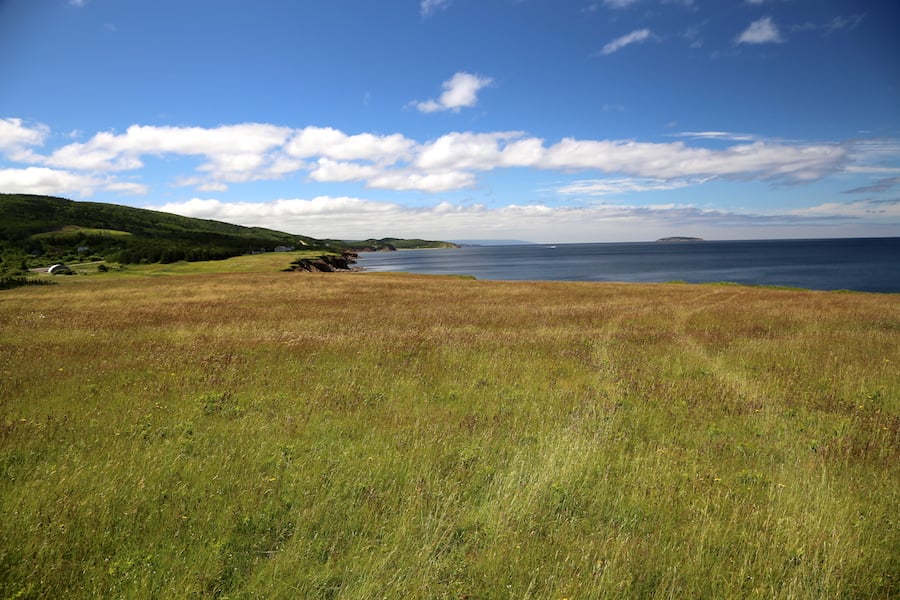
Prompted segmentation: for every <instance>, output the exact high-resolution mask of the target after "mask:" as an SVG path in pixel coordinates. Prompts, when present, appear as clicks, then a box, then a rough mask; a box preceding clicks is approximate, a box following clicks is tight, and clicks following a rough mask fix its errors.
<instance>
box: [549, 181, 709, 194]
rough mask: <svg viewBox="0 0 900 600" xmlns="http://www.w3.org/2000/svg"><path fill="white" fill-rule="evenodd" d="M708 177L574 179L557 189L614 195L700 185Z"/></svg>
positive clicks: (565, 191) (560, 190)
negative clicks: (696, 178) (688, 178)
mask: <svg viewBox="0 0 900 600" xmlns="http://www.w3.org/2000/svg"><path fill="white" fill-rule="evenodd" d="M707 180H708V179H700V180H687V179H649V178H614V179H585V180H581V181H574V182H572V183H570V184H567V185H564V186H562V187H560V188H557V189H556V192H558V193H560V194H565V195H569V196H614V195H619V194H626V193H632V192H659V191H664V190H676V189H679V188H684V187H688V186H693V185H700V184H702V183H703V182H704V181H707Z"/></svg>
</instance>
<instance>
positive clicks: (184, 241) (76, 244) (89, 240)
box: [0, 194, 340, 263]
mask: <svg viewBox="0 0 900 600" xmlns="http://www.w3.org/2000/svg"><path fill="white" fill-rule="evenodd" d="M335 244H336V243H335V242H329V241H326V240H318V239H315V238H311V237H308V236H303V235H296V234H289V233H284V232H281V231H274V230H271V229H264V228H261V227H242V226H240V225H232V224H229V223H222V222H220V221H209V220H205V219H194V218H190V217H182V216H179V215H174V214H170V213H164V212H159V211H153V210H146V209H141V208H132V207H128V206H118V205H114V204H104V203H98V202H75V201H72V200H67V199H64V198H55V197H51V196H32V195H25V194H0V254H2V256H3V257H4V261H7V260H9V259H11V258H13V255H17V254H22V255H25V256H27V257H28V258H29V260H32V259H34V258H37V257H45V258H46V259H52V260H59V261H62V260H74V259H75V258H90V257H93V258H95V259H103V260H108V261H115V262H121V263H137V262H175V261H179V260H210V259H221V258H229V257H231V256H237V255H240V254H246V253H249V252H259V251H269V252H271V251H272V250H273V249H274V248H276V247H278V246H286V247H292V246H293V247H296V248H298V249H300V248H304V249H310V250H317V249H322V250H326V249H329V248H333V249H340V248H334V246H335ZM338 245H339V243H338Z"/></svg>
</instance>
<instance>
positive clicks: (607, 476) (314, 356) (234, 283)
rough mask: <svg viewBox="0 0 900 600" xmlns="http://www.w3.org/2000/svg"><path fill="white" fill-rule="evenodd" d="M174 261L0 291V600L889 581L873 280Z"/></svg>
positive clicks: (890, 412) (715, 592)
mask: <svg viewBox="0 0 900 600" xmlns="http://www.w3.org/2000/svg"><path fill="white" fill-rule="evenodd" d="M261 256H264V257H266V258H270V255H261ZM255 258H256V257H246V259H247V260H248V261H249V260H250V259H255ZM279 258H280V259H281V260H282V261H284V262H285V263H287V262H289V261H290V260H291V259H292V258H293V256H289V255H282V256H280V257H279ZM259 260H262V259H259ZM229 262H230V261H229ZM217 264H220V265H221V263H217ZM156 266H160V265H156ZM166 267H167V268H171V269H176V270H177V269H179V268H187V266H181V265H177V264H176V265H166ZM190 268H192V269H199V271H195V272H194V273H192V274H190V276H183V277H155V278H151V277H147V276H133V275H134V273H133V272H132V273H130V275H129V272H131V270H132V267H129V270H128V271H126V272H125V273H124V274H123V273H116V272H111V273H107V274H102V275H96V276H90V277H70V278H66V279H64V280H62V285H57V286H39V287H28V288H19V289H15V290H7V291H3V292H0V331H2V337H0V380H2V382H3V385H2V387H0V474H2V477H3V479H2V481H3V484H2V487H0V514H3V515H4V519H2V520H0V596H2V597H34V598H38V597H75V598H77V597H129V598H131V597H137V598H141V597H148V598H149V597H188V596H193V597H241V598H245V597H246V598H250V597H266V598H307V597H308V598H384V597H386V598H536V599H537V598H540V599H543V598H636V597H637V598H668V597H673V598H697V597H705V598H734V597H750V598H842V597H843V598H891V597H896V596H897V595H898V593H900V580H898V573H900V528H898V526H900V524H898V518H897V506H898V505H900V369H898V368H897V366H898V365H897V361H898V360H900V358H898V357H900V297H898V296H896V295H879V294H858V293H850V294H847V293H842V294H835V293H827V292H803V291H791V290H776V289H766V288H755V287H742V286H695V285H687V284H683V285H665V284H663V285H625V284H582V283H548V282H540V283H529V282H485V281H475V280H470V279H460V278H442V277H421V276H409V275H392V274H367V273H361V274H358V273H353V274H297V273H263V272H256V273H253V272H243V273H240V272H234V273H224V274H222V273H210V272H202V270H203V267H202V264H200V263H191V265H190ZM243 268H244V269H246V270H248V271H252V270H265V268H263V265H262V264H256V265H255V266H249V264H247V265H245V266H244V267H243ZM266 268H268V267H266ZM278 268H283V267H282V266H280V265H279V267H278ZM235 270H239V269H237V268H235ZM146 274H148V273H145V275H146ZM123 275H129V276H123ZM75 283H77V285H76V284H75Z"/></svg>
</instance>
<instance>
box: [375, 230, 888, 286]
mask: <svg viewBox="0 0 900 600" xmlns="http://www.w3.org/2000/svg"><path fill="white" fill-rule="evenodd" d="M358 266H360V267H362V268H364V269H366V270H368V271H405V272H410V273H429V274H457V275H472V276H474V277H476V278H478V279H500V280H559V281H630V282H665V281H686V282H689V283H708V282H720V281H728V282H734V283H741V284H750V285H778V286H790V287H800V288H808V289H815V290H839V289H847V290H857V291H865V292H900V237H898V238H864V239H862V238H859V239H827V240H755V241H730V242H725V241H704V242H675V243H659V242H646V243H616V244H612V243H608V244H556V245H550V244H544V245H542V244H529V245H519V246H469V247H463V248H454V249H447V250H401V251H398V252H370V253H360V255H359V262H358Z"/></svg>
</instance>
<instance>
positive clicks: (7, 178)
mask: <svg viewBox="0 0 900 600" xmlns="http://www.w3.org/2000/svg"><path fill="white" fill-rule="evenodd" d="M103 183H104V182H103V180H102V179H98V178H96V177H92V176H90V175H82V174H78V173H70V172H68V171H58V170H55V169H48V168H47V167H28V168H25V169H0V190H3V191H4V192H7V193H11V194H46V195H51V196H54V195H58V194H77V195H79V196H82V197H84V196H90V195H92V194H93V193H94V191H95V190H96V189H97V188H98V187H101V186H102V185H103ZM112 185H117V184H112ZM132 191H134V190H132Z"/></svg>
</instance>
